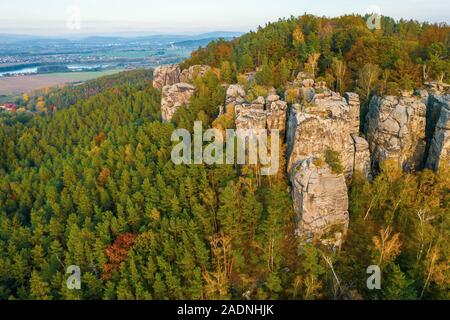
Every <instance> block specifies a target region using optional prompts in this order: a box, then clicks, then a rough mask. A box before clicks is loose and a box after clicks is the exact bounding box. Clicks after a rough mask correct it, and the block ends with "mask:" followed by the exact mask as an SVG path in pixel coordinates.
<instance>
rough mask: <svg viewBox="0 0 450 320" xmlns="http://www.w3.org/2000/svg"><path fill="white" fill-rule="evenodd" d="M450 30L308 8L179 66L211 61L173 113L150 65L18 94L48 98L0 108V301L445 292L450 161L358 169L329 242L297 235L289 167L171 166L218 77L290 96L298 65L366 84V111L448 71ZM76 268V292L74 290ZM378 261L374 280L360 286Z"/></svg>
mask: <svg viewBox="0 0 450 320" xmlns="http://www.w3.org/2000/svg"><path fill="white" fill-rule="evenodd" d="M449 31H450V27H448V26H447V25H443V24H441V25H435V24H428V23H419V22H416V21H404V20H401V21H395V20H393V19H391V18H387V17H383V19H382V28H381V30H369V29H368V28H367V26H366V22H365V19H364V17H361V16H343V17H340V18H332V19H330V18H321V17H315V16H311V15H304V16H301V17H291V18H289V19H282V20H279V21H278V22H275V23H270V24H267V25H266V26H265V27H260V28H259V29H258V30H256V31H255V32H251V33H248V34H245V35H243V36H242V37H240V38H237V39H235V40H232V41H224V40H218V41H215V42H213V43H211V44H210V45H208V46H207V47H206V48H200V49H199V50H197V51H195V52H194V53H193V54H192V57H191V58H189V59H187V60H186V61H185V62H184V63H183V64H182V66H183V68H187V67H189V66H192V65H196V64H207V65H210V66H212V67H214V68H216V69H217V70H218V72H208V73H207V75H206V76H205V77H202V78H197V79H195V81H194V83H195V86H196V88H197V91H196V94H195V96H194V97H193V98H192V99H191V102H190V107H189V108H181V109H180V110H179V111H178V112H177V113H176V114H175V117H174V121H172V122H170V123H163V122H162V121H161V112H160V103H161V94H160V92H159V91H158V90H156V89H154V88H152V85H151V82H150V81H149V80H150V79H151V74H149V71H142V72H140V73H124V74H119V75H115V76H114V78H110V79H109V80H108V81H105V80H103V81H102V80H95V82H90V83H88V84H86V85H83V86H76V87H69V88H62V89H57V90H55V91H50V92H44V93H42V94H39V95H37V96H36V97H35V98H33V97H25V98H24V100H25V101H23V102H22V104H23V105H29V107H30V108H34V107H35V105H39V107H42V108H45V107H56V108H48V110H47V109H46V110H45V112H42V113H39V114H35V115H34V116H33V117H32V118H30V119H28V120H27V121H11V120H8V121H2V120H1V119H0V146H1V147H0V299H2V300H6V299H11V300H15V299H21V300H27V299H32V300H64V299H71V300H72V299H75V300H77V299H81V300H101V299H104V300H116V299H119V300H133V299H139V300H147V299H148V300H151V299H154V300H168V299H176V300H178V299H187V300H196V299H260V300H267V299H271V300H272V299H294V300H295V299H300V300H313V299H355V300H357V299H374V300H379V299H386V300H398V299H428V300H431V299H442V300H448V299H449V298H450V296H449V292H450V291H449V285H450V283H449V279H450V275H449V272H450V270H449V259H450V206H449V205H450V192H449V191H450V168H449V167H448V166H445V165H444V166H442V167H441V168H440V169H439V171H437V172H433V171H430V170H423V171H419V172H409V173H407V172H403V171H402V170H401V169H400V168H398V166H397V165H396V164H394V163H391V162H389V161H388V162H385V163H383V164H382V166H381V171H380V173H379V174H378V175H377V176H376V177H375V178H374V179H373V181H368V180H367V179H365V178H364V177H362V176H355V177H354V179H353V181H351V183H350V187H349V197H350V221H351V222H350V226H349V231H348V235H347V239H346V241H345V243H344V245H343V247H342V248H341V250H340V251H338V252H333V251H330V250H328V249H327V248H325V247H322V246H320V245H318V244H314V243H312V244H307V245H299V243H298V239H297V238H296V237H295V228H296V226H295V213H294V211H293V207H292V200H291V196H290V191H289V183H288V179H287V177H286V170H285V169H284V166H286V164H283V168H281V169H280V171H279V174H277V175H275V176H270V177H260V176H257V175H255V170H254V168H252V167H250V166H249V167H245V166H244V167H239V166H229V165H213V166H208V165H181V166H176V165H174V164H173V163H172V162H171V160H170V155H171V150H172V146H173V143H172V142H171V134H172V132H173V131H174V129H176V128H186V129H189V130H191V129H192V127H193V126H192V124H193V122H194V121H195V120H197V119H200V120H203V123H204V124H205V125H206V126H213V125H214V122H215V121H218V120H216V119H217V116H218V114H219V110H218V107H217V106H219V105H220V104H221V103H223V101H224V99H225V89H224V87H223V86H222V84H223V83H233V82H244V81H245V80H244V79H243V77H242V75H243V74H245V73H247V72H251V71H254V70H257V73H256V76H255V79H256V84H255V85H254V86H255V87H254V90H257V89H258V86H259V87H262V86H273V87H275V88H276V89H277V91H279V92H282V91H283V90H284V87H285V85H286V83H287V82H288V81H291V80H293V79H294V78H295V76H296V75H297V74H298V72H301V71H302V72H307V73H309V74H313V75H314V76H315V77H316V78H318V79H323V81H326V82H327V83H328V84H329V86H330V87H332V88H333V89H335V90H336V91H339V92H344V91H348V90H354V91H356V92H358V93H359V94H360V96H361V100H362V106H363V109H364V108H367V105H368V101H369V99H370V97H371V96H372V95H374V94H376V93H380V94H386V93H397V92H398V91H400V90H411V89H413V88H417V87H420V84H421V83H423V82H424V81H431V80H440V81H446V82H449V80H450V79H449V77H450V75H449V74H448V70H450V68H449V67H450V62H449V57H448V54H449V50H450V32H449ZM22 99H23V98H22ZM33 99H35V100H33ZM222 120H223V119H222ZM225 120H226V119H225ZM225 120H224V121H225ZM226 125H227V124H225V125H224V126H226ZM283 150H284V148H282V152H283ZM71 265H76V266H79V267H80V268H81V290H70V289H68V287H67V285H66V280H67V277H68V275H67V274H66V270H67V268H68V267H69V266H71ZM370 265H378V266H380V268H381V271H382V277H383V287H382V289H381V290H369V289H368V288H367V284H366V281H367V278H368V275H367V273H366V270H367V267H368V266H370Z"/></svg>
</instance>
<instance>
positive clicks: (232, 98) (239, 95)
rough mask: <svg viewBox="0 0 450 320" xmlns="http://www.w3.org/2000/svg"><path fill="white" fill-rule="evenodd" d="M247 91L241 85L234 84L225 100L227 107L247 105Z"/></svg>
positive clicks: (228, 90) (229, 88)
mask: <svg viewBox="0 0 450 320" xmlns="http://www.w3.org/2000/svg"><path fill="white" fill-rule="evenodd" d="M245 102H246V101H245V89H244V86H242V85H240V84H232V85H230V86H229V87H228V89H227V93H226V99H225V105H226V106H228V105H230V104H232V105H233V106H236V105H240V104H243V103H245Z"/></svg>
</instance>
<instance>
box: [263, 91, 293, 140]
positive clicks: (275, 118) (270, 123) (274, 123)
mask: <svg viewBox="0 0 450 320" xmlns="http://www.w3.org/2000/svg"><path fill="white" fill-rule="evenodd" d="M269 103H270V104H269ZM287 109H288V105H287V103H286V102H285V101H281V100H276V101H272V102H268V103H267V129H268V130H269V131H272V130H278V131H279V132H280V135H281V136H284V134H285V131H286V118H287Z"/></svg>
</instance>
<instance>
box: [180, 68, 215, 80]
mask: <svg viewBox="0 0 450 320" xmlns="http://www.w3.org/2000/svg"><path fill="white" fill-rule="evenodd" d="M209 70H211V67H210V66H206V65H195V66H192V67H190V68H189V69H185V70H183V71H182V72H181V74H180V82H188V83H189V82H192V81H193V80H194V79H195V78H197V77H203V76H205V74H206V73H207V72H208V71H209Z"/></svg>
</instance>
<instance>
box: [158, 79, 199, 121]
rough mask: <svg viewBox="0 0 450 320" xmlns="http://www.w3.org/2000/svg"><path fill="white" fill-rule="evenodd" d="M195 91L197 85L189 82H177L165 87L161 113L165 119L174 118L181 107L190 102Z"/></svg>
mask: <svg viewBox="0 0 450 320" xmlns="http://www.w3.org/2000/svg"><path fill="white" fill-rule="evenodd" d="M194 93H195V87H194V86H193V85H190V84H188V83H176V84H174V85H168V86H165V87H164V88H163V91H162V97H161V113H162V119H163V121H170V120H172V117H173V115H174V114H175V112H176V111H177V110H178V108H179V107H181V106H183V105H186V104H188V103H189V100H190V99H191V97H192V96H193V95H194Z"/></svg>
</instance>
